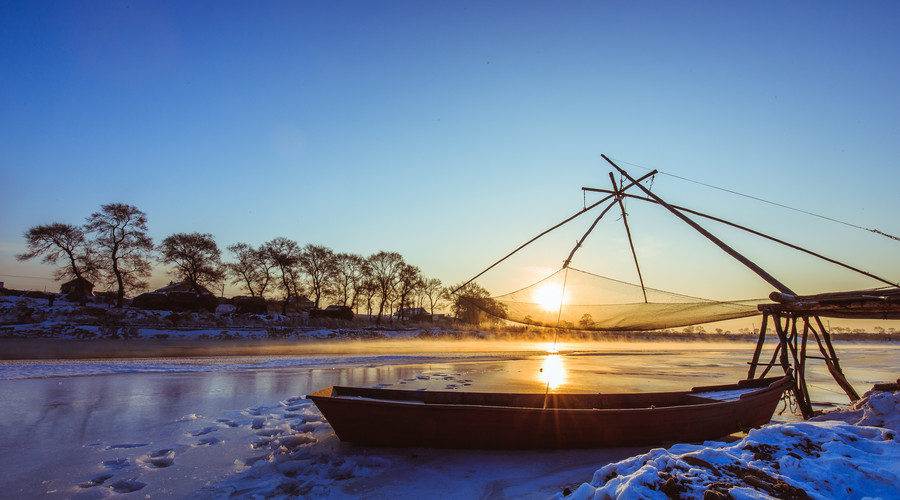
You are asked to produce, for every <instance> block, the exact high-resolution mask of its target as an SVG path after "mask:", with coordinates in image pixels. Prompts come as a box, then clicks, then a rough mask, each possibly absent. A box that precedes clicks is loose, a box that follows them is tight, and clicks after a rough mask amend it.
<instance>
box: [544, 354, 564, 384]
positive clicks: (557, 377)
mask: <svg viewBox="0 0 900 500" xmlns="http://www.w3.org/2000/svg"><path fill="white" fill-rule="evenodd" d="M565 381H566V369H565V367H563V361H562V357H560V355H559V354H548V355H547V357H546V358H544V364H543V366H541V382H543V383H545V384H547V387H548V388H549V389H556V388H558V387H559V386H561V385H562V384H563V382H565Z"/></svg>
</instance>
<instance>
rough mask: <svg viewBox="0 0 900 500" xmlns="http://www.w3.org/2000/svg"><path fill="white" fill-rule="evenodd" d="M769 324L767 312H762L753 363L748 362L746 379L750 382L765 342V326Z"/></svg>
mask: <svg viewBox="0 0 900 500" xmlns="http://www.w3.org/2000/svg"><path fill="white" fill-rule="evenodd" d="M768 322H769V313H768V311H763V317H762V325H761V326H760V327H759V339H758V340H757V341H756V350H755V351H753V361H751V362H750V371H749V372H748V373H747V379H749V380H752V379H753V376H754V375H756V365H757V364H758V363H759V356H760V354H762V348H763V344H764V343H765V341H766V326H767V324H768Z"/></svg>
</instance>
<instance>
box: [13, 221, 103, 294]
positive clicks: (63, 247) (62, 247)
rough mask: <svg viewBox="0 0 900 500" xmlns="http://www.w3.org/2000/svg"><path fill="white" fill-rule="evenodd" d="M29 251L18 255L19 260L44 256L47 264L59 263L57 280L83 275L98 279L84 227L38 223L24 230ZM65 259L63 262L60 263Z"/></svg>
mask: <svg viewBox="0 0 900 500" xmlns="http://www.w3.org/2000/svg"><path fill="white" fill-rule="evenodd" d="M25 241H26V242H27V244H28V251H27V252H25V253H23V254H20V255H16V259H18V260H20V261H24V260H29V259H33V258H35V257H37V256H41V257H43V258H42V259H41V262H43V263H44V264H51V265H58V266H60V267H59V268H58V269H57V270H56V271H54V277H55V278H56V279H57V280H58V281H62V280H66V279H73V278H83V279H87V280H89V281H90V280H93V279H95V278H96V276H95V274H96V271H95V263H94V262H93V259H92V254H91V251H90V246H89V245H88V242H87V238H86V237H85V235H84V230H83V229H82V228H80V227H78V226H73V225H71V224H62V223H59V222H54V223H53V224H47V225H43V226H35V227H33V228H31V229H29V230H28V231H26V232H25ZM60 261H63V262H64V263H63V264H60Z"/></svg>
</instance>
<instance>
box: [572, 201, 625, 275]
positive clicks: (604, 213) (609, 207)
mask: <svg viewBox="0 0 900 500" xmlns="http://www.w3.org/2000/svg"><path fill="white" fill-rule="evenodd" d="M615 204H616V202H615V200H613V201H612V202H611V203H610V204H609V205H607V206H606V208H604V209H603V211H602V212H600V215H599V216H597V218H596V219H594V223H593V224H591V227H589V228H588V230H587V232H585V233H584V236H582V237H581V239H580V240H578V242H577V243H576V244H575V248H573V249H572V251H571V252H569V256H568V257H567V258H566V260H565V261H564V262H563V269H566V268H568V267H569V263H571V262H572V257H574V256H575V252H576V251H578V249H579V248H581V245H582V243H584V240H586V239H587V237H588V235H589V234H591V231H593V230H594V228H595V227H597V223H598V222H600V219H602V218H603V216H604V215H606V212H609V209H611V208H612V207H613V206H614V205H615Z"/></svg>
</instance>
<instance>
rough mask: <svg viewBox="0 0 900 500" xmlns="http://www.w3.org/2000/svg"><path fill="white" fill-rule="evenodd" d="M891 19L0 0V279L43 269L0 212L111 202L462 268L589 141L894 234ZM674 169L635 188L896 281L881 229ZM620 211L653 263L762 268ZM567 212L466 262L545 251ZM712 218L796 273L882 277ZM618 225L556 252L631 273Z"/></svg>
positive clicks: (508, 234)
mask: <svg viewBox="0 0 900 500" xmlns="http://www.w3.org/2000/svg"><path fill="white" fill-rule="evenodd" d="M898 21H900V5H898V4H897V3H896V2H863V3H853V4H851V3H847V2H740V3H739V2H691V1H689V2H652V1H651V2H519V1H517V2H465V1H451V2H443V1H435V2H413V1H385V2H350V1H345V2H254V3H251V2H184V1H178V2H129V1H123V2H90V3H87V4H86V3H84V2H62V1H60V2H15V1H7V2H3V4H2V5H0V27H2V32H0V33H2V34H0V141H2V147H0V185H2V190H0V275H2V276H0V281H5V282H6V284H7V286H8V287H16V288H34V289H43V288H44V287H47V288H48V289H56V286H57V284H55V283H53V282H52V281H50V280H48V279H47V278H49V277H50V275H51V271H52V270H51V269H49V268H47V267H45V266H42V265H40V264H38V263H36V262H30V263H19V262H16V261H15V258H14V255H15V254H17V253H20V252H22V251H23V250H24V238H23V236H22V234H23V233H24V232H25V231H26V230H27V229H28V228H30V227H33V226H35V225H38V224H46V223H50V222H54V221H59V222H66V223H73V224H80V223H82V222H83V221H84V218H85V217H86V216H87V215H89V214H90V213H91V212H93V211H95V210H97V209H98V208H99V206H100V205H101V204H104V203H110V202H123V203H129V204H133V205H135V206H137V207H138V208H140V209H141V210H143V211H144V212H146V213H147V214H148V217H149V227H150V234H151V235H152V236H153V237H154V239H155V240H157V241H160V240H162V239H163V238H165V237H166V236H168V235H170V234H172V233H176V232H195V231H197V232H208V233H212V234H213V235H215V236H216V239H217V241H218V243H219V245H220V247H222V248H223V249H224V247H226V246H227V245H229V244H232V243H235V242H239V241H242V242H247V243H250V244H253V245H258V244H260V243H263V242H265V241H268V240H270V239H272V238H274V237H277V236H284V237H288V238H291V239H294V240H296V241H298V242H299V243H301V244H305V243H314V244H321V245H326V246H328V247H330V248H332V249H334V250H336V251H346V252H355V253H359V254H363V255H369V254H371V253H374V252H377V251H379V250H390V251H397V252H400V253H401V254H402V255H403V256H404V257H405V258H406V260H407V261H408V262H410V263H412V264H415V265H418V266H419V267H420V268H421V269H422V270H423V272H424V273H425V274H426V275H428V276H430V277H437V278H440V279H441V280H443V281H444V282H445V283H458V282H461V281H464V280H466V279H468V278H469V277H471V276H473V275H474V274H476V273H477V272H479V271H481V270H482V269H483V268H484V267H486V266H487V265H489V264H490V263H492V262H493V261H494V260H496V259H497V258H499V257H501V256H502V255H504V254H505V253H507V252H508V251H510V250H512V249H513V248H515V247H516V246H518V245H519V244H520V243H522V242H524V241H526V240H528V239H529V238H530V237H531V236H533V235H535V234H537V233H538V232H540V231H542V230H544V229H546V228H548V227H550V226H552V225H553V224H555V223H556V222H558V221H561V220H562V219H564V218H566V217H567V216H569V215H571V214H572V213H574V212H575V211H577V210H579V209H580V208H581V207H582V206H583V203H584V202H585V198H584V197H583V194H582V192H581V189H580V188H581V187H582V186H596V187H604V188H605V187H607V186H608V185H609V179H608V174H607V172H608V171H609V167H608V165H606V163H605V162H604V161H603V160H602V158H601V157H600V155H601V153H605V154H606V155H608V156H610V157H612V158H614V159H616V160H620V161H622V162H623V163H622V166H626V167H627V168H629V170H630V171H632V172H633V173H634V174H635V175H642V174H644V173H646V172H647V170H646V168H657V169H659V170H661V171H663V172H666V173H670V174H673V175H677V176H680V177H684V178H688V179H693V180H697V181H701V182H704V183H708V184H711V185H715V186H721V187H723V188H728V189H732V190H736V191H740V192H742V193H747V194H751V195H754V196H758V197H762V198H765V199H770V200H776V201H779V202H781V203H785V204H787V205H790V206H795V207H799V208H803V209H805V210H808V211H811V212H815V213H819V214H823V215H827V216H829V217H833V218H837V219H841V220H845V221H849V222H853V223H855V224H858V225H861V226H865V227H870V228H877V229H879V230H881V231H884V232H887V233H891V234H900V219H898V217H897V210H896V196H897V187H898V180H897V179H898V178H897V166H898V165H897V162H898V160H897V159H898V158H900V141H898V140H897V138H898V137H900V126H898V124H900V99H898V95H900V94H898V91H900V64H898V56H897V54H898V53H900V31H898V30H897V29H896V25H897V22H898ZM673 175H662V176H658V177H657V179H656V180H655V181H654V192H656V193H657V194H659V195H661V196H663V198H665V199H667V200H669V201H671V202H673V203H678V204H681V205H685V206H688V207H692V208H696V209H698V210H702V211H706V212H708V213H712V214H715V215H719V216H721V217H724V218H726V219H730V220H734V221H735V222H739V223H742V224H746V225H749V226H752V227H754V228H756V229H760V230H764V231H766V232H770V233H772V234H774V235H776V236H779V237H782V238H785V239H789V240H790V241H793V242H796V243H800V244H802V245H804V246H807V247H809V248H810V249H812V250H815V251H819V252H821V253H825V254H827V255H829V256H832V257H835V258H838V259H840V260H845V261H847V262H848V263H850V264H853V265H857V266H861V267H864V268H865V269H866V270H869V271H872V272H875V273H876V274H881V275H883V276H885V277H887V278H889V279H892V280H900V265H898V263H897V259H896V255H897V251H898V248H900V247H898V243H897V242H895V241H892V240H889V239H887V238H883V237H879V236H875V235H872V234H871V233H866V232H864V231H858V230H851V229H848V228H847V227H846V226H841V225H834V224H825V223H824V222H823V221H822V220H821V219H814V218H809V217H806V216H801V215H799V214H797V213H795V212H785V211H782V210H775V209H773V208H772V207H771V206H770V205H765V204H760V203H757V202H753V201H750V200H748V199H746V198H740V197H735V196H731V195H725V194H723V193H722V192H721V191H716V190H711V189H708V188H704V187H702V186H699V185H698V184H695V183H691V182H686V181H683V180H680V179H679V178H677V177H674V176H673ZM592 199H596V197H594V198H592V197H591V196H588V197H587V201H588V202H590V201H591V200H592ZM628 207H629V222H630V223H631V225H632V230H633V232H634V233H635V238H636V244H637V246H638V252H639V257H640V258H641V259H642V260H646V264H644V263H642V266H644V265H645V266H646V271H645V281H647V282H648V284H650V285H651V286H654V287H656V288H661V289H665V290H671V291H674V292H679V293H686V294H691V295H699V296H721V295H729V296H730V297H729V298H747V297H758V296H764V295H765V294H767V293H768V292H769V291H771V289H772V287H771V286H769V285H768V284H766V283H764V282H761V280H759V279H758V278H756V277H755V276H753V275H750V274H749V273H748V272H747V271H745V270H744V269H743V268H741V267H740V266H739V265H736V264H734V263H733V262H731V261H730V259H729V258H727V257H722V256H721V255H720V254H719V252H718V250H715V249H711V247H710V245H709V244H708V243H706V242H704V241H702V240H699V239H698V237H697V236H696V235H694V234H693V233H692V232H691V230H689V229H688V230H686V229H684V228H682V227H680V223H679V222H677V221H675V220H674V219H673V218H671V217H670V216H668V215H666V214H660V211H659V210H658V209H653V208H647V207H641V206H639V205H638V204H637V203H629V205H628ZM583 219H584V220H582V219H579V220H578V222H577V223H573V227H571V228H570V229H566V230H565V231H561V232H560V233H559V234H552V235H551V236H548V238H549V239H550V240H552V241H548V242H546V243H543V242H542V245H540V246H538V247H536V248H535V249H533V250H532V249H529V252H525V253H524V254H523V255H522V257H521V258H517V259H513V260H512V261H511V262H510V263H509V264H508V265H506V266H504V268H502V269H498V270H497V271H496V272H493V273H490V274H488V275H486V276H485V277H484V278H483V279H480V280H479V281H480V282H482V283H483V284H485V285H486V286H487V287H488V288H489V289H490V290H491V291H492V292H494V293H497V294H499V293H503V292H507V291H511V290H513V289H516V288H519V287H521V286H523V285H525V284H528V283H530V282H533V281H535V280H536V279H537V278H540V277H543V275H546V274H550V272H552V271H553V270H555V269H557V268H559V266H560V265H561V263H562V261H563V260H564V259H565V257H566V255H568V252H569V250H570V249H571V247H572V246H573V244H574V242H575V240H576V239H577V238H578V237H579V236H580V235H581V234H582V233H583V232H584V231H585V230H586V228H587V226H588V225H589V224H590V222H591V219H592V218H591V217H590V216H584V218H583ZM709 227H710V229H711V230H713V231H714V232H716V233H717V234H721V233H722V231H724V230H720V229H719V228H717V227H716V226H709ZM724 236H726V237H728V238H732V239H730V240H729V241H731V242H733V243H734V244H735V245H736V246H738V247H739V248H741V249H746V250H747V252H748V256H750V257H751V258H753V259H754V260H757V261H758V262H759V263H760V264H761V265H762V266H763V267H764V268H766V269H767V270H769V271H770V272H771V273H772V274H775V275H776V276H778V277H780V278H781V279H782V280H783V281H785V282H786V283H790V286H792V287H793V288H795V289H796V291H798V292H801V293H813V292H819V291H826V290H836V289H847V288H854V287H867V286H877V285H878V283H877V282H872V281H870V280H865V279H862V280H861V279H858V278H856V277H854V276H852V275H848V274H846V273H843V272H838V273H836V274H832V273H831V268H830V267H827V268H823V267H821V266H818V265H816V264H812V265H811V267H806V264H805V261H803V262H801V260H799V259H796V258H795V257H796V256H795V254H793V253H789V252H788V253H785V252H782V251H781V250H779V249H772V248H771V247H770V246H765V245H758V244H757V243H755V242H752V241H748V240H746V239H745V238H743V237H742V236H740V235H732V234H731V233H730V232H729V231H724ZM623 243H625V240H624V232H623V231H622V229H621V223H620V222H618V221H617V220H616V218H615V217H610V220H608V221H604V222H603V223H601V225H600V226H598V229H597V230H596V231H595V233H594V235H592V237H591V239H589V243H588V244H587V245H586V246H585V248H584V249H583V250H581V251H579V254H577V256H576V259H575V261H574V265H575V266H576V267H578V268H580V269H585V270H589V271H591V272H596V273H599V274H602V275H606V276H611V277H614V278H618V279H625V280H629V281H635V280H636V277H635V276H634V275H633V270H632V268H631V267H629V265H628V263H629V259H630V254H628V253H627V247H625V246H623ZM623 249H625V251H626V253H625V254H622V251H623ZM623 255H624V256H623ZM168 279H169V278H168V277H167V276H166V275H165V272H164V271H160V272H159V273H157V276H156V278H155V280H154V284H162V283H164V282H167V281H168Z"/></svg>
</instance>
